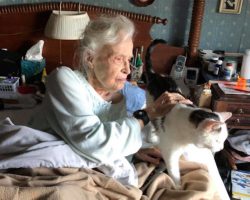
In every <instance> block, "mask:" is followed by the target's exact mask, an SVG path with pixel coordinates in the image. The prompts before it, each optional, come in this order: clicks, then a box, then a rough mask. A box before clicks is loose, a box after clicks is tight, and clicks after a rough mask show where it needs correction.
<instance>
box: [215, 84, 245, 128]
mask: <svg viewBox="0 0 250 200" xmlns="http://www.w3.org/2000/svg"><path fill="white" fill-rule="evenodd" d="M211 89H212V110H214V111H219V112H220V111H229V112H232V113H233V116H232V117H231V118H230V119H229V120H228V121H227V125H228V128H235V129H250V96H249V95H236V94H230V95H229V94H224V92H223V91H222V90H221V89H220V88H219V86H218V84H213V85H212V87H211Z"/></svg>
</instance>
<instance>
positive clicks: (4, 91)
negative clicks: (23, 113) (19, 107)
mask: <svg viewBox="0 0 250 200" xmlns="http://www.w3.org/2000/svg"><path fill="white" fill-rule="evenodd" d="M18 86H19V77H10V78H9V77H5V76H0V98H3V99H15V98H16V97H17V87H18Z"/></svg>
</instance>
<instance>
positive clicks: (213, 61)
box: [207, 56, 219, 73]
mask: <svg viewBox="0 0 250 200" xmlns="http://www.w3.org/2000/svg"><path fill="white" fill-rule="evenodd" d="M218 60H219V57H217V56H213V57H212V58H211V60H210V61H209V64H208V68H207V70H208V71H209V72H212V73H213V71H214V67H215V65H216V63H217V61H218Z"/></svg>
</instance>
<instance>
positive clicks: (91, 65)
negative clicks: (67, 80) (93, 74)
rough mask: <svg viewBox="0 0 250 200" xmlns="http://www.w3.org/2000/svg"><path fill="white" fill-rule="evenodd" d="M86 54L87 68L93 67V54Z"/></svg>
mask: <svg viewBox="0 0 250 200" xmlns="http://www.w3.org/2000/svg"><path fill="white" fill-rule="evenodd" d="M87 54H88V55H87V57H86V58H87V59H86V61H87V63H88V66H89V68H91V69H93V68H94V65H93V61H94V56H93V55H92V54H90V53H87Z"/></svg>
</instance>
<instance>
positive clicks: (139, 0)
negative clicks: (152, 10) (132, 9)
mask: <svg viewBox="0 0 250 200" xmlns="http://www.w3.org/2000/svg"><path fill="white" fill-rule="evenodd" d="M129 1H130V3H132V4H134V5H135V6H138V7H145V6H148V5H150V4H152V3H153V2H154V0H129Z"/></svg>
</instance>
